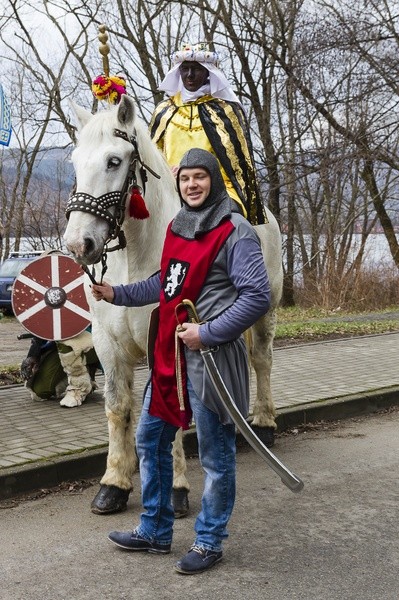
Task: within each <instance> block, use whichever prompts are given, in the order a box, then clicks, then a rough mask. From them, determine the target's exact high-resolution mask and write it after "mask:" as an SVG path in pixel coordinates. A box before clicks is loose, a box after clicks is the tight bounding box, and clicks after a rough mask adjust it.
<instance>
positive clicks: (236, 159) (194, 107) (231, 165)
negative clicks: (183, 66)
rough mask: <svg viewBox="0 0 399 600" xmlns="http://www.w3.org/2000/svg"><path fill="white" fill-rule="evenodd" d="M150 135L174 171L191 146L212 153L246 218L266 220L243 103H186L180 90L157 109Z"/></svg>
mask: <svg viewBox="0 0 399 600" xmlns="http://www.w3.org/2000/svg"><path fill="white" fill-rule="evenodd" d="M150 134H151V137H152V138H153V140H154V141H155V143H156V144H157V146H158V148H159V149H160V150H161V151H162V152H163V153H164V155H165V158H166V161H167V162H168V164H169V165H170V166H171V167H172V166H177V165H179V163H180V160H181V158H182V157H183V155H184V153H185V152H186V151H187V150H190V149H191V148H202V149H203V150H208V151H209V152H211V153H212V154H213V155H214V156H216V158H217V159H218V161H219V164H220V168H221V173H222V176H223V179H224V181H225V184H226V188H227V191H228V193H229V195H230V196H231V197H232V198H233V199H234V200H236V202H238V204H239V205H240V207H241V210H242V212H243V214H244V216H245V217H247V219H248V220H249V222H250V223H252V224H253V225H256V224H260V223H265V222H266V216H265V211H264V207H263V203H262V200H261V198H260V195H259V190H258V185H257V182H256V175H255V166H254V160H253V153H252V145H251V141H250V139H249V134H248V127H247V123H246V119H245V115H244V112H243V110H242V108H241V106H240V105H239V104H237V103H234V102H227V101H225V100H219V99H217V98H213V96H202V97H201V98H198V99H197V100H195V101H194V102H188V103H186V104H184V103H183V101H182V97H181V93H180V92H179V93H178V94H176V95H175V96H173V97H172V98H168V99H167V100H164V101H163V102H161V103H160V104H158V105H157V106H156V108H155V111H154V114H153V116H152V119H151V123H150Z"/></svg>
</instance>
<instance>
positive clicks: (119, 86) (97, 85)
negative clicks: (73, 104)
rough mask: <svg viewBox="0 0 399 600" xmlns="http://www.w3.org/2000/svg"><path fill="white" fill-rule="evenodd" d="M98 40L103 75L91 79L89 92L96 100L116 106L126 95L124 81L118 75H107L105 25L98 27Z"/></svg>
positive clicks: (107, 50) (107, 51)
mask: <svg viewBox="0 0 399 600" xmlns="http://www.w3.org/2000/svg"><path fill="white" fill-rule="evenodd" d="M98 29H99V32H100V33H99V35H98V39H99V41H100V47H99V51H100V54H101V56H102V57H103V69H104V73H103V74H102V75H99V76H98V77H96V78H95V79H93V82H92V85H91V90H92V92H93V94H94V96H95V97H96V98H97V100H106V101H107V102H109V103H110V104H118V102H119V101H120V99H121V97H122V95H123V94H126V80H125V79H124V77H121V76H120V75H110V74H109V62H108V54H109V51H110V48H109V44H108V34H107V28H106V27H105V25H100V27H99V28H98Z"/></svg>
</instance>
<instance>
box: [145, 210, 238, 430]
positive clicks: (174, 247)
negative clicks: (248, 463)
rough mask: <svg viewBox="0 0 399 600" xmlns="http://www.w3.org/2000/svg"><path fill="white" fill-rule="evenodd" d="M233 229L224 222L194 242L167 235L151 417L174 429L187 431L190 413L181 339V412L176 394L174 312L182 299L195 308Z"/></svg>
mask: <svg viewBox="0 0 399 600" xmlns="http://www.w3.org/2000/svg"><path fill="white" fill-rule="evenodd" d="M233 229H234V225H233V224H232V223H231V221H230V220H226V221H223V222H222V223H221V224H220V225H219V226H218V227H216V228H215V229H213V230H212V231H208V232H207V233H205V234H203V235H201V236H200V237H199V238H198V239H194V240H187V239H184V238H182V237H180V236H177V235H175V234H174V233H173V232H172V231H171V226H169V227H168V230H167V233H166V238H165V244H164V248H163V253H162V259H161V282H162V289H161V295H160V303H159V329H158V334H157V338H156V341H155V348H154V366H153V370H152V377H151V383H152V398H151V405H150V414H151V415H153V416H156V417H160V418H161V419H163V420H164V421H166V422H167V423H171V424H172V425H175V426H176V427H183V428H184V429H187V428H188V426H189V423H190V421H191V415H192V413H191V409H190V405H189V402H188V394H187V387H186V382H187V374H186V368H185V359H184V350H183V344H182V342H181V340H180V339H179V340H178V343H179V344H180V350H181V352H180V361H181V373H182V383H183V395H184V408H183V407H182V408H180V405H179V398H178V393H177V378H176V361H175V332H176V326H177V325H178V323H177V320H176V314H175V308H176V306H177V305H178V304H180V303H181V302H182V300H184V299H189V300H191V301H192V302H193V303H194V304H195V302H196V300H197V298H198V296H199V294H200V292H201V289H202V287H203V285H204V282H205V279H206V277H207V274H208V272H209V269H210V267H211V265H212V263H213V261H214V260H215V258H216V256H217V255H218V253H219V250H220V248H221V247H222V245H223V243H224V242H225V240H226V239H227V238H228V236H229V235H230V233H231V232H232V231H233ZM179 321H180V322H184V321H187V316H186V315H185V314H184V313H183V315H182V314H181V312H180V313H179Z"/></svg>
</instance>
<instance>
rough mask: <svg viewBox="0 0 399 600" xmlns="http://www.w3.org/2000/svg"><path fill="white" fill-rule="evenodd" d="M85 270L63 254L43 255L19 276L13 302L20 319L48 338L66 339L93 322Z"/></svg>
mask: <svg viewBox="0 0 399 600" xmlns="http://www.w3.org/2000/svg"><path fill="white" fill-rule="evenodd" d="M84 277H85V275H84V272H83V270H82V268H81V267H80V266H79V265H78V264H77V263H75V261H74V260H73V259H72V258H69V257H68V256H64V255H62V254H48V255H46V256H41V257H40V258H38V259H36V260H34V261H33V262H31V263H30V264H29V265H27V266H26V267H25V268H24V269H23V270H22V271H21V273H20V274H19V275H18V277H17V278H16V280H15V282H14V285H13V290H12V296H11V302H12V307H13V311H14V314H15V316H16V317H17V319H18V321H19V322H20V323H21V324H22V325H23V326H24V327H25V329H27V330H28V331H29V332H30V333H33V335H35V336H37V337H40V338H42V339H45V340H56V341H59V340H66V339H68V338H72V337H75V336H76V335H78V334H79V333H81V332H82V331H84V330H85V329H86V328H87V327H88V325H90V323H91V315H90V312H89V305H88V304H87V300H86V294H85V291H84V287H83V283H84Z"/></svg>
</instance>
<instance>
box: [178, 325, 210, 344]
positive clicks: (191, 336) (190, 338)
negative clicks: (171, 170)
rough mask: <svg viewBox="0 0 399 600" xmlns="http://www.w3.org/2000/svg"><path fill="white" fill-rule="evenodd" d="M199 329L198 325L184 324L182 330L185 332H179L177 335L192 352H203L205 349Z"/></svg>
mask: <svg viewBox="0 0 399 600" xmlns="http://www.w3.org/2000/svg"><path fill="white" fill-rule="evenodd" d="M199 327H200V326H199V325H198V323H182V324H181V328H182V329H183V331H179V332H178V334H177V335H178V336H179V338H180V339H181V340H182V342H183V344H185V345H186V346H187V348H189V349H190V350H203V349H204V348H205V346H204V345H203V344H202V342H201V338H200V335H199Z"/></svg>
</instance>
